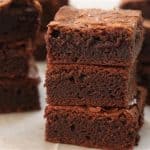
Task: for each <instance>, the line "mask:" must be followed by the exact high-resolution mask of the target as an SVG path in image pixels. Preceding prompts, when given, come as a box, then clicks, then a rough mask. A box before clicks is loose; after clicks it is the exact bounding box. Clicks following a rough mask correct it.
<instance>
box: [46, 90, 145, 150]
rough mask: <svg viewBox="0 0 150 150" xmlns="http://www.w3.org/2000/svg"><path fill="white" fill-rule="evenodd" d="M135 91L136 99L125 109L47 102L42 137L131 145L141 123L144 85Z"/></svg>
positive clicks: (105, 145)
mask: <svg viewBox="0 0 150 150" xmlns="http://www.w3.org/2000/svg"><path fill="white" fill-rule="evenodd" d="M138 94H139V95H138V96H137V99H136V100H137V101H136V102H137V103H133V104H132V105H131V106H130V108H128V109H119V108H112V109H105V108H102V107H84V106H83V107H82V106H50V105H48V106H47V108H46V110H45V117H46V120H47V123H46V132H45V133H46V140H47V141H49V142H54V143H65V144H75V145H80V146H86V147H94V148H108V149H109V148H110V149H116V150H122V149H124V150H125V149H129V148H133V146H134V145H136V144H137V142H138V141H137V140H138V138H139V135H138V131H139V129H140V128H141V126H142V125H143V109H144V101H145V96H146V92H145V89H141V90H140V93H138Z"/></svg>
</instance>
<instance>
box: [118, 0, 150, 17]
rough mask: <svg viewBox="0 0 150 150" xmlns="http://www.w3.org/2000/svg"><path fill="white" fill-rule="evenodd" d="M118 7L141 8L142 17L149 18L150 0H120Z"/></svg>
mask: <svg viewBox="0 0 150 150" xmlns="http://www.w3.org/2000/svg"><path fill="white" fill-rule="evenodd" d="M120 8H122V9H134V10H141V11H142V13H143V17H144V18H147V19H150V9H149V8H150V1H149V0H122V3H121V6H120Z"/></svg>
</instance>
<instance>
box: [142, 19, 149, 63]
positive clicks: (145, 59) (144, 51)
mask: <svg viewBox="0 0 150 150" xmlns="http://www.w3.org/2000/svg"><path fill="white" fill-rule="evenodd" d="M144 28H145V39H144V43H143V47H142V51H141V53H140V56H139V59H140V61H141V62H142V63H146V64H150V21H148V20H145V21H144Z"/></svg>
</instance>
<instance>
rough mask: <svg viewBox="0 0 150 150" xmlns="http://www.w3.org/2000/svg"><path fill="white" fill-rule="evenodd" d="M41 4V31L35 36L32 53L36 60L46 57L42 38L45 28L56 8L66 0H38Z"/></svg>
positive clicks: (66, 2) (66, 0) (65, 3)
mask: <svg viewBox="0 0 150 150" xmlns="http://www.w3.org/2000/svg"><path fill="white" fill-rule="evenodd" d="M39 2H40V3H41V5H42V8H43V13H42V18H41V33H39V35H38V36H37V41H36V49H35V51H34V53H33V55H34V57H35V59H36V60H38V61H43V60H45V59H46V53H47V52H46V44H45V39H44V33H45V32H46V30H47V25H48V23H49V22H50V21H51V20H53V18H54V16H55V13H56V12H57V11H58V9H59V8H60V7H61V6H63V5H67V4H68V0H39Z"/></svg>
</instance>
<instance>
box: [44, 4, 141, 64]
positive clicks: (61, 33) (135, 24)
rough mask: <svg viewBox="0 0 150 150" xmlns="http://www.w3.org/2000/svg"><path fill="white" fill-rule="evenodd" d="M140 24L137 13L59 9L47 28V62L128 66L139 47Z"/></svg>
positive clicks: (138, 13)
mask: <svg viewBox="0 0 150 150" xmlns="http://www.w3.org/2000/svg"><path fill="white" fill-rule="evenodd" d="M66 14H67V15H66ZM142 22H143V21H142V17H141V13H140V12H139V11H131V10H130V11H129V10H114V11H103V10H97V9H87V10H82V9H75V8H71V7H67V6H65V7H62V8H61V9H60V10H59V11H58V12H57V14H56V16H55V19H54V21H52V22H51V23H50V24H49V25H48V32H47V35H46V43H47V51H48V60H49V61H50V62H51V63H60V64H63V63H66V64H71V63H78V64H94V65H109V66H130V65H131V64H132V63H133V62H134V61H135V59H136V58H137V56H138V54H139V52H140V49H141V46H142V41H143V26H142Z"/></svg>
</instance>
